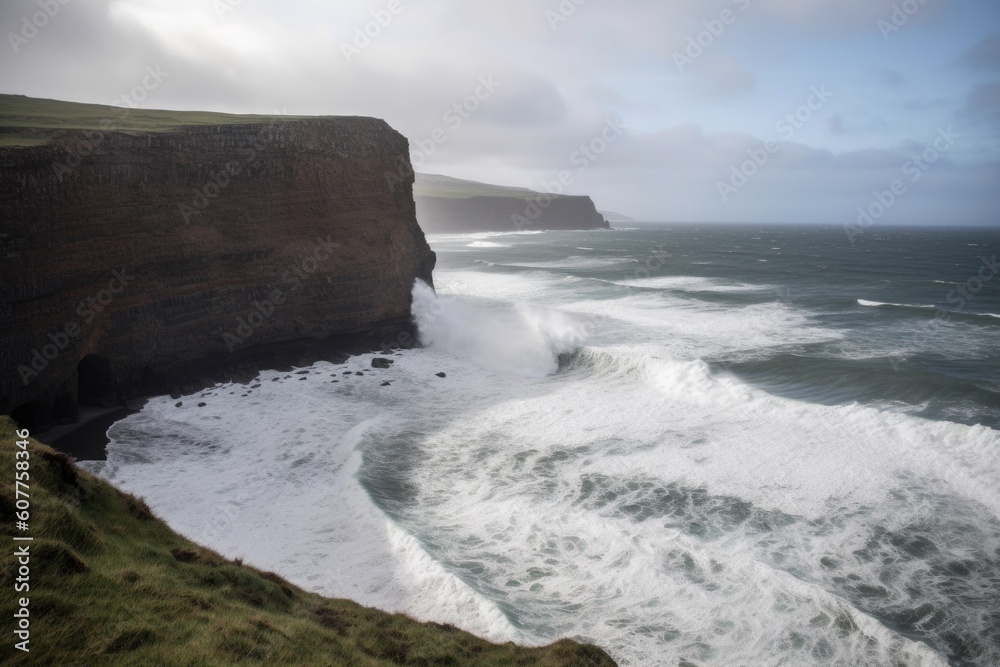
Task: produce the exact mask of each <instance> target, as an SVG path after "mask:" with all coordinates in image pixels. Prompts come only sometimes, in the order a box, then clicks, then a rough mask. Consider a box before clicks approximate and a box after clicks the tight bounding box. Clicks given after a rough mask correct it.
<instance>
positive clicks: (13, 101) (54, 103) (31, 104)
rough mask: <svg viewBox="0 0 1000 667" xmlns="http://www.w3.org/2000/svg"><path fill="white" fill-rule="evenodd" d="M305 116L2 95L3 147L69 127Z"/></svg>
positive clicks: (147, 127)
mask: <svg viewBox="0 0 1000 667" xmlns="http://www.w3.org/2000/svg"><path fill="white" fill-rule="evenodd" d="M305 117H306V116H285V115H275V116H267V115H264V116H259V115H252V114H228V113H214V112H210V111H167V110H160V109H130V108H128V107H117V106H107V105H104V104H81V103H78V102H64V101H61V100H45V99H39V98H35V97H25V96H24V95H4V94H0V146H38V145H43V144H47V143H49V141H51V140H52V138H53V137H55V136H56V135H57V134H58V133H59V132H63V131H66V130H100V131H102V132H107V131H114V132H169V131H171V130H176V129H177V128H179V127H183V126H185V125H221V124H230V123H272V122H274V121H275V120H296V119H300V118H305Z"/></svg>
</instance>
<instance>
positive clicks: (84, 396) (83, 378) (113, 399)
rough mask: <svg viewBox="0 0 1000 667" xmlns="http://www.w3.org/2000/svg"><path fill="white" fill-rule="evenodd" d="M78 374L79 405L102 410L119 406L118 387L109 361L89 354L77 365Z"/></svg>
mask: <svg viewBox="0 0 1000 667" xmlns="http://www.w3.org/2000/svg"><path fill="white" fill-rule="evenodd" d="M76 372H77V402H78V403H79V404H81V405H93V406H96V407H100V408H110V407H113V406H115V405H118V386H117V384H116V383H115V378H114V375H113V374H112V373H111V364H110V363H109V362H108V360H107V359H105V358H104V357H101V356H98V355H96V354H88V355H87V356H85V357H84V358H83V359H81V360H80V363H79V364H77V367H76Z"/></svg>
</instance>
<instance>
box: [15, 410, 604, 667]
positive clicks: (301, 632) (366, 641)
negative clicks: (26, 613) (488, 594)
mask: <svg viewBox="0 0 1000 667" xmlns="http://www.w3.org/2000/svg"><path fill="white" fill-rule="evenodd" d="M16 439H17V438H16V436H15V430H14V424H13V422H12V421H11V420H10V418H8V417H0V507H2V509H3V512H2V513H0V516H2V517H3V522H4V523H3V530H2V531H0V532H2V533H3V538H2V539H3V540H4V542H5V543H6V546H5V547H4V548H3V551H2V553H3V556H2V557H0V585H2V587H3V589H4V591H5V593H4V596H5V597H4V599H5V600H8V601H11V600H12V598H13V597H21V596H23V595H25V594H24V593H17V594H14V595H12V591H13V585H14V577H15V569H16V567H15V566H16V563H15V562H14V558H13V555H12V554H13V550H14V549H13V547H12V546H11V545H13V544H15V543H14V542H13V541H12V539H11V538H12V533H13V532H15V531H14V530H13V528H14V526H13V521H14V511H15V507H14V479H15V475H14V462H15V452H16V451H18V450H17V447H16V445H15V440H16ZM28 451H29V453H30V459H29V461H30V485H31V489H30V494H31V498H30V501H31V518H30V525H31V530H30V532H29V533H27V534H30V535H31V536H32V537H34V541H33V542H31V564H30V567H31V591H30V592H29V593H27V595H29V596H30V600H31V602H30V606H29V609H30V614H31V616H30V618H31V643H30V648H31V652H30V653H28V654H25V653H23V652H20V651H17V650H15V649H14V648H13V644H14V642H15V638H14V636H13V635H12V634H11V631H12V630H13V619H12V612H13V608H12V607H13V605H12V604H11V602H7V603H5V604H4V615H3V616H4V619H5V620H4V621H3V628H4V629H3V636H4V637H5V638H6V639H5V640H4V643H3V647H2V648H0V662H2V663H5V664H11V665H59V666H66V667H70V666H73V665H78V666H80V667H84V666H89V667H97V666H102V667H103V666H105V665H111V666H114V665H142V666H144V667H146V666H148V667H156V666H160V665H185V666H191V667H195V666H198V667H208V666H213V665H247V664H259V665H282V666H285V665H350V666H352V667H353V666H358V667H367V666H372V667H374V666H376V665H384V666H387V665H426V666H430V665H455V666H465V665H472V666H476V665H483V666H500V665H509V666H511V667H513V666H515V665H517V666H532V665H536V666H539V667H541V666H545V667H584V666H588V665H593V666H595V667H596V666H604V665H614V662H613V661H612V660H611V659H610V658H609V657H608V656H607V655H606V654H605V653H604V652H603V651H601V650H600V649H598V648H596V647H593V646H587V645H580V644H576V643H574V642H571V641H568V640H563V641H560V642H558V643H556V644H553V645H551V646H547V647H542V648H524V647H518V646H515V645H513V644H505V645H495V644H491V643H489V642H487V641H485V640H483V639H479V638H477V637H475V636H473V635H470V634H468V633H465V632H461V631H459V630H456V629H455V628H453V627H450V626H445V625H437V624H423V623H418V622H416V621H414V620H412V619H409V618H407V617H405V616H402V615H393V614H388V613H384V612H381V611H377V610H373V609H367V608H365V607H362V606H360V605H358V604H355V603H353V602H350V601H346V600H333V599H328V598H323V597H321V596H319V595H315V594H313V593H308V592H306V591H304V590H302V589H300V588H297V587H296V586H293V585H292V584H290V583H288V582H287V581H285V580H284V579H282V578H281V577H279V576H277V575H275V574H271V573H267V572H261V571H259V570H256V569H254V568H252V567H248V566H246V565H243V564H242V563H240V562H239V561H230V560H227V559H225V558H223V557H222V556H220V555H218V554H216V553H214V552H212V551H210V550H208V549H205V548H203V547H200V546H198V545H197V544H194V543H193V542H191V541H189V540H187V539H185V538H183V537H181V536H180V535H178V534H177V533H175V532H173V531H172V530H171V529H170V528H169V527H168V526H167V525H166V524H165V523H163V522H162V521H160V520H159V519H157V518H156V517H155V516H154V515H153V514H152V513H151V512H150V510H149V508H148V507H147V506H146V504H145V503H144V502H143V501H142V500H140V499H138V498H135V497H134V496H131V495H128V494H125V493H122V492H120V491H118V490H117V489H115V488H114V487H113V486H111V485H110V484H108V483H106V482H104V481H102V480H100V479H98V478H96V477H94V476H92V475H90V474H88V473H86V472H83V471H82V470H80V469H78V468H77V467H76V466H75V465H74V464H73V463H72V462H71V461H70V459H69V458H67V457H66V456H65V455H63V454H61V453H59V452H56V451H55V450H53V449H51V448H49V447H47V446H45V445H43V444H40V443H38V442H36V441H34V440H32V441H31V444H30V445H29V446H28ZM18 534H20V535H23V534H25V533H18Z"/></svg>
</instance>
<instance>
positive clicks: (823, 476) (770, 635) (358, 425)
mask: <svg viewBox="0 0 1000 667" xmlns="http://www.w3.org/2000/svg"><path fill="white" fill-rule="evenodd" d="M436 281H437V283H438V285H439V286H440V294H439V295H435V294H434V293H433V292H432V291H431V290H430V289H429V288H427V287H426V286H422V285H419V284H418V285H417V286H415V288H414V316H415V319H416V321H417V323H418V325H419V327H420V335H421V340H422V341H423V342H424V343H425V344H426V345H427V346H428V347H427V348H426V349H422V350H413V351H407V352H404V353H401V354H400V355H399V356H396V357H395V359H396V360H397V361H396V364H395V365H394V367H393V368H392V369H390V370H385V371H372V370H371V369H370V368H368V365H369V364H368V358H367V357H365V358H356V359H353V360H351V362H349V364H348V366H347V368H349V369H350V371H351V372H354V371H360V370H364V371H366V375H364V376H356V375H353V374H352V375H350V376H347V375H342V374H341V373H342V372H346V369H345V368H344V367H340V366H333V365H331V364H326V363H320V364H317V365H316V366H314V367H312V368H310V369H309V370H310V373H309V374H308V375H305V376H297V375H294V374H282V373H274V372H268V373H263V374H262V375H261V384H262V386H261V387H260V388H259V389H256V390H252V391H251V394H250V396H248V397H246V398H241V397H240V396H239V394H241V393H244V391H245V389H244V388H243V387H238V388H237V387H231V386H228V385H227V386H222V387H218V388H216V389H214V390H211V391H210V392H208V394H210V395H206V396H205V397H204V398H201V399H197V400H203V401H205V402H206V403H208V405H207V406H206V407H205V408H200V409H199V408H196V407H194V404H195V402H196V400H192V399H185V401H184V407H182V408H174V407H173V401H168V400H166V399H154V400H153V401H151V402H150V403H149V404H148V405H147V406H146V408H144V409H143V411H142V412H141V413H140V414H138V415H134V416H132V417H129V418H128V419H126V420H124V421H122V422H119V423H118V424H117V425H116V426H114V427H113V428H112V431H111V435H112V438H113V443H112V445H111V447H110V448H109V461H108V463H107V464H105V465H103V466H98V468H99V469H100V472H101V474H104V475H106V476H108V477H110V478H111V479H112V480H113V481H115V482H116V483H118V484H120V485H121V486H123V487H124V488H125V489H127V490H129V491H133V492H136V493H139V494H140V495H143V496H145V497H146V498H147V500H148V501H149V502H150V504H151V506H152V507H153V509H154V511H156V512H157V513H158V514H159V515H160V516H162V517H164V518H165V519H167V520H168V521H169V522H171V524H172V525H174V526H175V527H176V528H177V529H179V530H181V531H182V532H184V533H185V534H188V535H190V536H191V537H194V538H196V539H200V540H202V541H204V542H205V543H207V545H208V546H210V547H213V548H217V549H220V550H222V551H223V552H224V553H226V554H228V555H232V556H236V555H240V556H244V557H246V558H247V559H248V560H249V561H250V562H252V563H254V564H256V565H259V566H261V567H265V568H267V569H273V570H276V571H278V572H279V573H281V574H284V575H286V576H288V577H289V578H290V579H292V580H293V581H295V582H296V583H299V584H302V585H304V586H307V587H309V588H312V589H314V590H317V591H320V592H323V593H325V594H328V595H336V596H348V597H351V598H354V599H356V600H358V601H360V602H362V603H364V604H369V605H375V606H379V607H381V608H385V609H390V610H394V611H395V610H399V611H405V612H406V613H409V614H411V615H414V616H416V617H417V618H420V619H428V620H436V621H439V622H447V623H453V624H455V625H458V626H459V627H462V628H465V629H469V630H472V631H474V632H478V633H480V634H483V635H485V636H488V637H490V638H491V639H495V640H499V641H505V640H517V641H523V642H528V643H542V642H547V641H552V640H554V639H556V638H558V637H561V636H572V637H577V638H581V639H586V640H589V641H593V642H596V643H597V644H599V645H601V646H603V647H605V648H606V649H608V650H609V651H610V652H611V653H612V654H613V656H614V657H615V658H616V659H617V660H618V661H619V663H620V664H622V665H625V666H631V667H640V666H641V667H646V666H650V665H651V666H654V667H655V666H659V665H665V666H666V665H669V666H670V667H674V666H675V665H677V664H678V663H679V662H680V661H681V660H687V661H689V662H693V663H695V664H702V665H729V664H748V665H749V664H753V665H773V666H775V667H778V666H779V665H781V666H787V665H802V664H818V663H819V662H824V663H825V664H835V665H852V667H853V666H866V667H881V665H886V664H906V665H912V666H922V667H930V666H935V667H939V666H940V667H943V666H944V665H945V664H946V662H945V660H944V659H943V658H942V657H941V656H940V655H939V654H937V653H936V652H935V651H934V650H933V649H931V648H930V647H928V646H927V645H925V644H924V643H921V642H918V641H913V640H910V639H907V638H905V637H903V636H901V635H899V634H896V633H895V632H893V631H892V630H890V629H889V628H887V627H886V626H884V625H882V624H881V623H879V622H878V621H876V620H875V618H874V617H873V615H872V613H870V610H868V609H866V608H863V607H862V606H855V604H852V602H851V601H850V600H851V599H852V596H851V595H850V594H849V593H850V591H849V590H848V589H845V588H843V587H844V586H850V585H854V584H853V583H851V582H854V581H855V580H854V579H850V578H848V577H847V574H850V575H851V576H854V577H856V578H857V579H856V580H857V582H859V584H858V585H866V586H869V587H871V588H872V589H873V590H876V589H877V590H879V591H881V590H882V589H884V590H885V592H884V594H883V593H881V592H879V595H880V596H882V597H878V598H873V599H874V601H875V602H878V601H879V600H882V599H884V600H888V601H893V602H894V601H896V600H897V599H898V600H903V601H904V602H905V600H906V599H907V598H906V596H907V595H908V593H907V592H906V591H907V586H908V582H911V581H912V582H914V585H915V586H916V585H919V587H921V588H922V589H923V590H924V594H923V595H924V598H925V599H926V600H928V601H929V604H933V605H935V607H936V608H941V609H947V608H948V607H947V605H948V603H949V600H948V598H947V595H948V592H947V588H946V587H944V586H942V587H940V589H939V588H935V586H934V585H933V584H934V581H933V580H932V581H930V582H928V581H927V580H926V579H921V577H924V576H925V574H924V572H925V570H926V569H927V567H926V564H925V563H923V561H919V560H912V561H908V560H906V559H905V558H901V557H900V555H899V554H898V553H896V552H893V554H894V555H893V558H892V559H889V557H888V556H883V555H880V554H876V555H875V556H873V557H872V558H871V559H870V560H865V559H862V558H860V557H858V558H856V557H855V556H854V555H853V554H855V553H861V552H863V551H864V550H865V549H870V548H871V547H870V544H871V541H872V540H876V541H877V539H876V537H877V536H878V535H880V534H887V535H890V536H898V535H904V534H905V533H906V531H907V530H909V527H910V526H911V525H914V524H917V523H920V522H923V523H924V524H925V523H927V521H928V520H931V521H938V522H939V524H935V526H937V527H936V528H934V530H937V531H952V532H946V533H945V534H944V535H943V536H942V537H941V538H940V539H939V538H938V536H937V535H936V534H935V533H934V532H933V530H931V528H927V529H926V531H925V532H927V533H928V534H929V535H930V536H931V537H933V538H934V539H937V540H938V542H939V544H938V546H937V548H938V549H940V550H942V552H945V553H946V555H947V553H951V552H954V553H971V552H972V551H973V550H975V549H984V550H986V551H987V552H991V550H993V549H996V548H1000V544H995V543H994V542H996V537H995V532H994V533H990V532H989V530H987V527H988V526H989V522H990V521H994V520H995V519H996V518H997V517H1000V499H998V498H997V497H996V493H995V489H996V488H998V487H1000V463H998V460H997V454H998V452H1000V433H998V432H997V431H994V430H991V429H988V428H984V427H969V426H964V425H960V424H954V423H947V422H933V421H928V420H924V419H919V418H915V417H911V416H908V415H905V414H901V413H898V412H891V411H883V410H878V409H875V408H873V407H865V406H860V405H846V406H823V405H815V404H808V403H802V402H797V401H793V400H788V399H783V398H778V397H775V396H772V395H769V394H767V393H765V392H762V391H760V390H757V389H753V388H751V387H749V386H747V385H746V384H744V383H742V382H740V381H738V380H737V379H735V378H732V377H729V376H726V375H720V374H717V373H713V372H712V370H711V369H710V367H709V366H708V365H707V364H706V363H705V362H704V361H702V360H701V359H702V358H705V357H706V356H708V355H711V354H716V353H721V352H724V351H728V352H729V353H733V352H734V351H739V350H747V351H748V352H749V351H752V350H755V349H759V348H761V347H765V348H766V347H768V346H770V345H774V344H776V343H775V341H776V340H779V339H780V341H781V344H788V343H789V342H790V341H791V342H795V341H798V342H809V341H824V340H834V341H835V340H837V339H838V336H839V334H838V332H836V331H831V330H828V329H824V328H820V327H817V326H815V325H814V324H812V322H811V321H810V319H809V317H808V316H807V315H806V314H804V313H802V312H800V311H797V310H795V309H793V308H792V307H791V306H789V305H787V304H784V303H773V302H772V303H765V304H756V305H751V306H746V307H743V308H722V307H719V306H718V305H714V304H711V303H706V302H703V301H699V300H698V299H696V298H690V297H689V296H688V295H684V294H673V293H671V292H669V291H665V292H662V293H643V294H629V293H628V292H627V290H625V289H623V286H620V285H611V284H604V285H602V286H600V289H601V290H605V291H604V292H603V293H604V295H605V296H604V298H603V299H602V300H594V299H593V298H587V294H588V293H589V292H588V290H591V289H593V288H594V285H593V284H592V283H591V282H588V281H585V280H580V279H573V280H569V281H567V280H566V279H564V278H560V277H558V276H557V275H555V274H552V273H547V272H534V273H528V274H519V275H516V276H510V275H496V274H492V273H478V272H458V271H456V272H442V273H440V274H438V275H437V276H436ZM606 290H612V291H613V290H619V291H620V292H622V293H621V294H619V295H617V296H613V294H612V293H608V292H607V291H606ZM534 297H538V298H537V299H536V298H534ZM518 304H520V305H518ZM560 354H563V355H564V356H563V364H562V367H561V368H560V367H559V355H560ZM566 355H569V356H566ZM438 372H444V373H445V375H446V377H444V378H439V377H437V376H436V373H438ZM300 377H304V378H305V379H304V380H302V379H300ZM383 379H388V380H390V381H391V382H392V384H391V386H388V387H383V386H382V385H381V381H382V380H383ZM272 380H275V381H272ZM333 380H338V382H336V383H334V382H332V381H333ZM231 391H232V392H234V393H233V394H230V392H231ZM397 478H398V480H399V481H396V480H397ZM386 479H390V480H393V481H392V483H388V482H386V483H384V484H381V481H382V480H386ZM404 482H405V483H404ZM362 483H364V485H363V484H362ZM397 496H398V497H397ZM933 503H936V504H933ZM932 504H933V506H932ZM216 517H221V518H222V520H221V521H218V520H217V519H216ZM928 517H930V519H928ZM879 531H881V532H879ZM886 539H888V538H886ZM879 548H881V549H889V550H891V549H893V548H894V547H893V545H892V543H890V542H885V544H884V545H882V546H879ZM948 550H951V551H948ZM904 555H905V554H904ZM942 557H945V556H942ZM963 557H964V556H963ZM823 558H828V559H832V560H831V561H830V562H833V563H834V564H835V565H836V567H837V568H840V569H839V570H828V569H826V566H823V565H821V559H823ZM954 559H955V560H961V558H959V556H957V555H956V556H954ZM944 562H948V561H944ZM837 563H839V564H837ZM887 563H888V564H887ZM831 567H834V566H831ZM942 567H943V565H942ZM838 579H839V580H842V581H846V582H848V583H847V584H842V583H839V582H838V581H837V580H838ZM838 587H839V588H838ZM878 587H882V589H879V588H878ZM856 597H857V596H855V598H856ZM859 599H861V600H864V598H863V597H862V598H859ZM859 604H860V603H859ZM501 609H502V610H503V613H501V611H500V610H501ZM508 619H511V620H513V621H514V622H513V623H512V622H511V620H508ZM956 622H961V623H964V624H965V625H966V626H967V627H968V628H969V629H972V630H975V629H976V628H977V627H978V626H977V623H979V622H980V621H979V620H977V619H976V618H972V617H970V618H964V619H962V618H959V619H958V620H957V621H956ZM517 628H521V629H520V630H519V629H517ZM817 656H820V657H822V660H820V657H817Z"/></svg>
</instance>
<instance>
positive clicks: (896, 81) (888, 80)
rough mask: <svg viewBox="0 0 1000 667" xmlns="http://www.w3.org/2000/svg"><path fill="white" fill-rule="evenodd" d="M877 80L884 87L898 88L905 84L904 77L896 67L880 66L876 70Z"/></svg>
mask: <svg viewBox="0 0 1000 667" xmlns="http://www.w3.org/2000/svg"><path fill="white" fill-rule="evenodd" d="M876 74H877V76H878V80H879V81H880V82H881V83H882V85H883V86H885V87H886V88H899V87H901V86H903V85H905V84H906V77H905V76H903V73H902V72H900V71H899V70H897V69H892V68H890V67H880V68H879V69H878V70H876Z"/></svg>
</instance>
